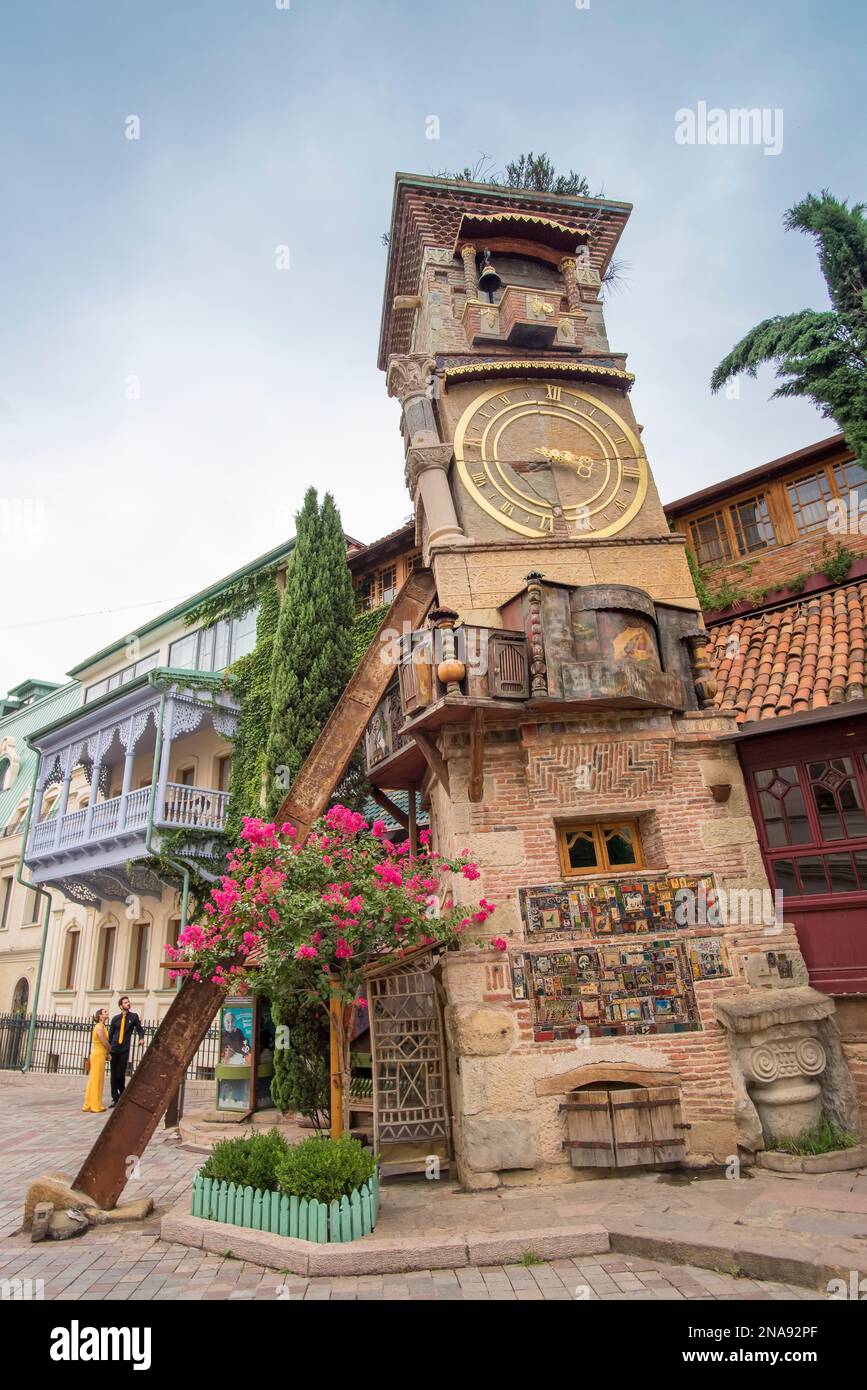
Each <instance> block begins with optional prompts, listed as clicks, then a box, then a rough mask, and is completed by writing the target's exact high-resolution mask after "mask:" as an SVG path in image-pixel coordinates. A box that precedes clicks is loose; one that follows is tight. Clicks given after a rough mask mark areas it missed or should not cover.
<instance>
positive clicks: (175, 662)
mask: <svg viewBox="0 0 867 1390" xmlns="http://www.w3.org/2000/svg"><path fill="white" fill-rule="evenodd" d="M198 643H199V634H198V633H197V632H191V633H189V634H188V635H187V636H186V637H179V638H178V640H177V642H172V644H171V646H170V647H169V665H170V666H176V667H177V668H178V670H179V671H194V670H195V668H196V648H197V646H198Z"/></svg>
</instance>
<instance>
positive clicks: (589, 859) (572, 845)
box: [566, 830, 598, 869]
mask: <svg viewBox="0 0 867 1390" xmlns="http://www.w3.org/2000/svg"><path fill="white" fill-rule="evenodd" d="M566 853H567V856H568V859H569V867H570V868H572V869H595V868H596V867H597V865H598V860H597V858H596V843H595V840H594V838H593V831H592V830H567V831H566Z"/></svg>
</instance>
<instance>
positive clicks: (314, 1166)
mask: <svg viewBox="0 0 867 1390" xmlns="http://www.w3.org/2000/svg"><path fill="white" fill-rule="evenodd" d="M375 1172H376V1159H375V1157H374V1155H373V1154H372V1153H370V1152H369V1151H368V1150H367V1149H365V1147H364V1145H363V1144H362V1143H360V1141H359V1140H358V1139H353V1138H352V1137H351V1136H350V1135H348V1134H344V1135H342V1137H341V1138H340V1139H336V1140H335V1139H324V1138H318V1137H315V1136H314V1137H311V1138H310V1139H302V1140H301V1143H300V1144H287V1142H286V1140H285V1139H284V1138H283V1135H282V1134H281V1133H280V1132H279V1130H276V1129H272V1130H269V1131H268V1133H267V1134H253V1135H251V1136H250V1138H249V1139H221V1140H220V1142H219V1144H216V1145H215V1146H214V1150H213V1152H212V1154H211V1156H210V1158H209V1159H208V1160H207V1162H206V1163H205V1164H204V1165H203V1167H202V1168H201V1169H200V1176H201V1177H202V1178H211V1179H213V1180H214V1181H215V1182H225V1183H234V1184H235V1186H236V1187H253V1188H258V1189H259V1190H260V1191H261V1192H285V1193H286V1194H287V1195H289V1196H294V1197H306V1198H307V1199H308V1200H315V1201H317V1202H326V1203H328V1202H338V1201H339V1200H340V1198H341V1197H349V1196H350V1195H351V1194H352V1192H353V1190H354V1189H355V1188H360V1187H363V1186H364V1184H365V1183H366V1182H369V1181H370V1179H371V1178H372V1177H373V1175H374V1173H375Z"/></svg>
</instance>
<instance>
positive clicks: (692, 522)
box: [686, 504, 737, 566]
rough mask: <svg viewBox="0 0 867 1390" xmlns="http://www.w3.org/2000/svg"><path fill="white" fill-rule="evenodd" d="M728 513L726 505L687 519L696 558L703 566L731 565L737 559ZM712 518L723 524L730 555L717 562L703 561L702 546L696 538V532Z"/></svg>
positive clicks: (723, 556) (722, 556)
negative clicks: (704, 522) (703, 523)
mask: <svg viewBox="0 0 867 1390" xmlns="http://www.w3.org/2000/svg"><path fill="white" fill-rule="evenodd" d="M727 511H728V507H727V504H724V505H723V506H721V507H714V508H712V510H711V511H708V512H702V513H701V515H699V516H691V517H688V518H687V522H686V525H687V530H688V534H689V539H690V544H691V545H692V548H693V550H694V551H695V557H696V559H697V560H698V563H699V564H700V565H702V566H706V565H730V564H732V562H733V561H734V560H735V558H736V554H737V547H736V545H735V541H734V533H733V527H732V526H731V525H730V523H729V518H728V515H727ZM712 517H714V518H718V519H719V522H720V523H721V524H722V534H723V536H724V537H725V541H726V544H727V546H728V548H729V554H728V555H720V556H719V557H718V558H717V559H716V560H703V559H702V557H701V551H700V544H699V541H698V539H697V536H696V530H697V528H698V527H699V526H700V525H701V523H702V522H703V521H709V520H710V519H711V518H712ZM717 535H718V536H719V526H718V527H717Z"/></svg>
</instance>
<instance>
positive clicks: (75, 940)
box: [62, 927, 81, 989]
mask: <svg viewBox="0 0 867 1390" xmlns="http://www.w3.org/2000/svg"><path fill="white" fill-rule="evenodd" d="M80 947H81V931H80V929H79V928H78V927H76V928H73V929H71V930H70V931H68V932H67V933H66V940H65V941H64V943H63V986H62V988H63V989H75V976H76V973H77V969H78V952H79V949H80Z"/></svg>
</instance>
